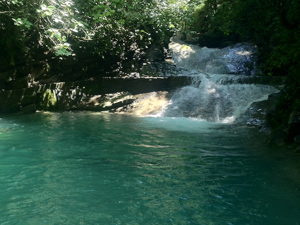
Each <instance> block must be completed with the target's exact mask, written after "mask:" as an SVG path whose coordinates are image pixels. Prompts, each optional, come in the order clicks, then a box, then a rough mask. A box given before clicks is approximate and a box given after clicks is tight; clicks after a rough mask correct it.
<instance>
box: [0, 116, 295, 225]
mask: <svg viewBox="0 0 300 225" xmlns="http://www.w3.org/2000/svg"><path fill="white" fill-rule="evenodd" d="M0 130H1V132H0V182H1V183H0V184H1V185H0V202H1V204H0V224H1V225H4V224H14V225H15V224H21V225H26V224H30V225H35V224H38V225H40V224H90V225H94V224H101V225H103V224H104V225H116V224H122V225H123V224H126V225H127V224H128V225H144V224H149V225H155V224H157V225H165V224H166V225H167V224H176V225H177V224H194V225H196V224H197V225H198V224H201V225H202V224H203V225H220V224H226V225H232V224H234V225H238V224H241V225H253V224H255V225H260V224H261V225H276V224H278V225H283V224H288V225H296V224H299V222H300V214H299V212H300V192H299V188H300V180H299V175H300V168H299V167H300V166H299V156H298V155H295V154H293V153H289V151H287V150H286V149H277V148H274V147H270V146H267V145H266V144H264V142H263V139H264V137H263V136H262V134H259V133H257V130H256V129H253V128H250V127H243V126H238V125H233V124H221V123H211V122H207V121H204V120H199V119H192V118H172V117H169V118H166V117H160V118H153V117H132V116H128V115H116V114H114V115H113V114H107V113H102V114H101V113H88V112H80V113H79V112H78V113H69V112H68V113H67V112H66V113H62V114H55V113H48V114H46V113H37V114H35V115H24V116H18V117H10V118H5V119H2V120H0Z"/></svg>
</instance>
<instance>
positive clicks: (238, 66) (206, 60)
mask: <svg viewBox="0 0 300 225" xmlns="http://www.w3.org/2000/svg"><path fill="white" fill-rule="evenodd" d="M170 49H171V50H172V52H173V57H174V62H175V63H176V65H177V67H183V68H185V69H187V70H190V71H193V73H191V74H193V75H192V76H190V79H191V84H190V85H189V86H186V87H183V88H181V89H180V90H178V91H177V92H176V93H174V95H173V97H172V98H171V100H170V102H169V104H168V106H167V107H165V109H164V110H163V112H162V113H161V115H162V116H165V117H192V118H198V119H203V120H206V121H210V122H220V123H230V122H234V121H235V120H236V119H237V118H238V117H239V116H240V115H242V114H243V113H244V112H245V111H246V110H247V109H248V108H249V107H250V105H251V104H252V103H253V102H258V101H263V100H266V99H267V98H268V96H269V95H270V94H272V93H276V92H278V89H277V88H275V87H272V86H269V85H259V84H243V82H242V81H243V79H247V78H248V77H249V76H245V74H247V73H248V74H249V73H250V74H251V73H252V71H250V72H249V68H248V66H247V65H250V64H251V65H252V66H251V68H252V70H253V69H254V67H255V66H253V65H254V63H253V62H251V54H252V53H253V52H251V51H249V49H250V48H249V47H248V46H243V45H237V46H236V47H233V48H225V49H209V48H206V47H204V48H201V47H199V46H195V45H186V44H184V43H182V42H180V41H176V42H172V43H171V44H170ZM236 72H239V73H241V74H244V75H232V74H231V73H236ZM252 76H253V75H252Z"/></svg>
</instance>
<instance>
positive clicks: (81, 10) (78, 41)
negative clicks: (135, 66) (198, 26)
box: [0, 0, 188, 65]
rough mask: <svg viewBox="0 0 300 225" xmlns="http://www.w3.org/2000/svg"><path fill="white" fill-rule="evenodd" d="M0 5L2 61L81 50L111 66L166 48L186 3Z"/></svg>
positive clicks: (75, 0)
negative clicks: (33, 53) (23, 55)
mask: <svg viewBox="0 0 300 225" xmlns="http://www.w3.org/2000/svg"><path fill="white" fill-rule="evenodd" d="M0 7H1V12H0V31H1V33H0V41H1V42H0V47H1V48H4V49H5V52H2V58H5V59H6V60H7V61H9V62H10V63H11V64H12V65H13V64H14V63H15V60H18V57H19V56H21V55H22V54H30V52H36V51H40V52H41V51H43V52H44V53H45V54H48V53H53V54H55V55H56V56H58V57H68V56H75V55H77V54H81V53H82V52H86V53H88V54H92V55H94V56H96V57H99V58H101V59H103V60H106V61H111V62H113V63H117V62H118V63H120V62H122V61H124V60H127V59H128V58H129V57H133V58H134V59H140V58H141V57H143V52H144V51H146V49H147V48H148V47H149V46H150V45H152V44H155V45H158V46H163V45H165V44H166V43H167V42H168V41H169V38H170V37H171V36H172V35H173V33H174V32H175V31H176V30H177V29H178V28H179V27H180V26H181V25H182V21H183V19H185V20H187V18H188V17H187V16H186V17H185V18H184V17H183V13H182V12H185V11H186V1H169V0H165V1H157V0H125V1H121V0H26V1H25V0H8V1H0ZM20 53H21V54H20Z"/></svg>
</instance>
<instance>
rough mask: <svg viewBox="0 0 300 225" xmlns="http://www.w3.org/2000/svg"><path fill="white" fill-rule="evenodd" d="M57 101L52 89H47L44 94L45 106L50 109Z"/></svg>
mask: <svg viewBox="0 0 300 225" xmlns="http://www.w3.org/2000/svg"><path fill="white" fill-rule="evenodd" d="M56 103H57V99H56V96H55V94H54V92H53V91H52V90H51V89H47V90H46V91H45V92H44V94H43V106H44V107H43V108H44V109H49V108H50V107H52V106H54V105H55V104H56Z"/></svg>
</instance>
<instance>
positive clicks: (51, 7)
mask: <svg viewBox="0 0 300 225" xmlns="http://www.w3.org/2000/svg"><path fill="white" fill-rule="evenodd" d="M47 9H48V10H51V11H53V10H55V9H56V8H55V6H52V5H50V6H48V7H47Z"/></svg>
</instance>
